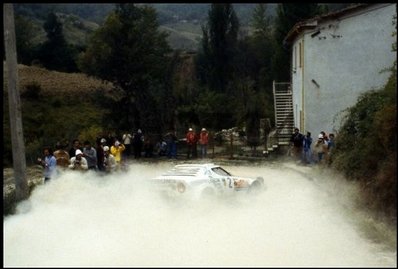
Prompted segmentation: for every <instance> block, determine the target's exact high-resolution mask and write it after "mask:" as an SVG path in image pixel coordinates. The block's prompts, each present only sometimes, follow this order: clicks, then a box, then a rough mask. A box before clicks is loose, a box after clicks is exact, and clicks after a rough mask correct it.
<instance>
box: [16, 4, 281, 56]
mask: <svg viewBox="0 0 398 269" xmlns="http://www.w3.org/2000/svg"><path fill="white" fill-rule="evenodd" d="M137 5H150V6H153V7H154V8H155V9H156V10H157V13H158V21H159V24H160V29H161V30H164V31H166V32H168V33H169V38H168V41H169V43H170V46H171V47H172V48H174V49H183V50H197V47H198V44H199V42H200V40H201V37H202V32H201V25H203V24H205V23H206V21H207V16H208V10H209V8H210V3H203V4H202V3H192V4H191V3H182V4H168V3H161V4H151V3H149V4H137ZM256 5H257V4H233V6H234V9H235V12H236V14H237V16H238V18H239V21H240V24H241V27H242V28H244V27H249V23H250V18H251V15H252V12H253V9H254V8H255V6H256ZM269 5H270V12H273V11H274V10H275V7H276V4H269ZM14 7H15V13H16V14H18V15H22V16H25V17H28V18H30V19H32V21H34V23H35V25H36V26H37V28H38V29H41V30H39V32H38V37H39V38H38V41H43V40H45V32H44V30H42V25H43V23H44V21H45V19H46V17H47V14H48V13H49V12H55V13H57V14H58V15H59V17H60V18H61V21H62V23H63V25H64V34H65V37H66V39H67V40H68V42H70V43H72V44H80V45H83V44H85V43H86V42H87V36H88V35H89V34H90V33H91V32H93V31H94V30H95V29H97V28H98V27H99V26H100V25H101V24H102V23H103V22H104V20H105V18H106V16H107V15H108V14H109V13H110V12H111V11H112V10H113V9H114V8H115V4H108V3H106V4H87V3H82V4H76V3H71V4H19V3H16V4H14ZM270 14H271V13H270Z"/></svg>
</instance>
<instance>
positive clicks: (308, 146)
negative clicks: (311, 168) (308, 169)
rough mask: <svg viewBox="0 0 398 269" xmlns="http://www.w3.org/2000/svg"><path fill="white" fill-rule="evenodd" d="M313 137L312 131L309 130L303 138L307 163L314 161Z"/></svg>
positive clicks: (304, 155) (304, 157)
mask: <svg viewBox="0 0 398 269" xmlns="http://www.w3.org/2000/svg"><path fill="white" fill-rule="evenodd" d="M311 144H312V137H311V133H310V132H307V135H306V136H305V137H304V139H303V149H304V151H303V162H304V163H305V164H311V163H312V152H311Z"/></svg>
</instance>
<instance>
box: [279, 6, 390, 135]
mask: <svg viewBox="0 0 398 269" xmlns="http://www.w3.org/2000/svg"><path fill="white" fill-rule="evenodd" d="M394 16H396V4H395V3H389V4H383V3H381V4H356V5H353V6H350V7H348V8H345V9H343V10H340V11H337V12H333V13H328V14H326V15H323V16H318V17H315V18H312V19H309V20H306V21H303V22H299V23H297V24H296V25H295V26H294V27H293V29H291V30H290V32H289V33H288V35H287V36H286V38H285V42H286V43H287V44H288V45H290V46H291V49H292V59H291V88H292V91H293V112H294V124H295V126H297V127H299V128H300V131H301V132H302V133H305V132H306V131H310V132H311V133H312V134H313V135H312V136H313V137H315V135H318V134H319V132H320V131H322V130H324V131H326V132H327V133H331V132H334V133H336V132H337V131H338V128H339V126H340V123H341V116H342V111H343V110H344V109H346V108H347V107H350V106H353V105H354V104H355V103H356V102H357V99H358V97H359V95H360V94H361V93H363V92H366V91H368V90H371V89H377V88H380V87H382V86H384V84H385V83H386V82H387V79H388V77H389V75H390V74H391V73H390V72H381V71H382V70H384V69H386V68H389V67H391V66H392V65H393V62H394V60H396V52H393V51H392V44H393V43H394V42H396V36H393V35H392V33H393V32H395V31H396V27H395V25H393V17H394Z"/></svg>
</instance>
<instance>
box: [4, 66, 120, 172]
mask: <svg viewBox="0 0 398 269" xmlns="http://www.w3.org/2000/svg"><path fill="white" fill-rule="evenodd" d="M3 72H4V73H3V77H4V81H3V141H4V149H3V165H4V166H8V165H9V164H10V163H11V156H12V155H11V136H10V124H9V112H8V90H7V74H6V72H7V70H6V68H5V66H4V71H3ZM18 76H19V85H20V94H21V109H22V120H23V130H24V137H25V147H26V156H27V161H28V164H33V163H34V160H35V159H36V158H37V156H40V155H41V147H43V146H44V145H50V146H54V145H55V143H56V142H57V141H60V140H64V141H71V140H72V139H74V138H79V139H82V140H85V139H89V140H90V141H95V136H96V135H98V133H99V132H102V130H103V129H102V128H106V127H107V126H109V125H111V121H110V118H109V114H110V113H112V106H113V104H114V103H115V102H114V101H113V100H115V99H117V98H118V95H117V92H115V91H114V89H113V86H112V84H110V83H104V82H102V81H100V80H97V79H94V78H90V77H87V76H86V75H84V74H82V73H61V72H56V71H49V70H46V69H43V68H40V67H35V66H24V65H18ZM103 126H105V127H103Z"/></svg>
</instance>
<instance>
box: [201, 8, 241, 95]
mask: <svg viewBox="0 0 398 269" xmlns="http://www.w3.org/2000/svg"><path fill="white" fill-rule="evenodd" d="M208 16H209V18H208V22H207V25H206V26H204V27H203V46H202V49H203V50H202V54H200V55H198V57H199V59H198V63H199V64H202V66H199V67H198V71H199V72H203V74H200V75H199V77H200V78H204V81H203V82H204V83H206V84H207V85H208V87H209V88H210V89H212V90H214V91H217V92H221V93H225V92H226V90H227V87H228V81H229V80H230V79H231V78H233V76H234V72H233V70H234V67H233V63H234V62H233V59H234V56H235V55H236V52H237V51H236V46H237V38H238V30H239V21H238V18H237V17H236V14H235V11H234V9H233V7H232V5H231V4H212V5H211V7H210V10H209V15H208ZM200 58H202V59H200Z"/></svg>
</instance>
